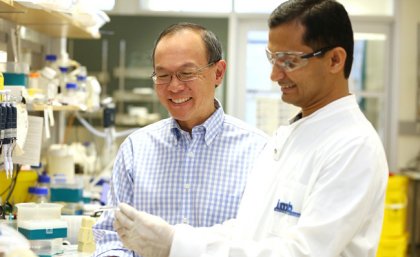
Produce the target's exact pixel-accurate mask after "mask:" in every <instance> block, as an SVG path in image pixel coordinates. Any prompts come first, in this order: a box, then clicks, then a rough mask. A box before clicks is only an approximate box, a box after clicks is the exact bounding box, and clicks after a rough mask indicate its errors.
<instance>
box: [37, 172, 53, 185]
mask: <svg viewBox="0 0 420 257" xmlns="http://www.w3.org/2000/svg"><path fill="white" fill-rule="evenodd" d="M38 182H39V183H50V182H51V178H50V176H48V175H47V174H46V173H45V172H43V173H42V174H41V175H39V176H38Z"/></svg>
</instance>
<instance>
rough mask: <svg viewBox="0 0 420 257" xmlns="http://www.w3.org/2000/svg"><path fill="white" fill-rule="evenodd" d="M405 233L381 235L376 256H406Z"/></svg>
mask: <svg viewBox="0 0 420 257" xmlns="http://www.w3.org/2000/svg"><path fill="white" fill-rule="evenodd" d="M407 241H408V236H407V234H404V235H401V236H396V237H381V239H380V241H379V246H378V252H377V253H376V257H406V253H407Z"/></svg>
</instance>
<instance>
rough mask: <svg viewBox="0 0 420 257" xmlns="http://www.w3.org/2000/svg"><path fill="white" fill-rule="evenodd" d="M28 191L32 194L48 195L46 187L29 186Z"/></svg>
mask: <svg viewBox="0 0 420 257" xmlns="http://www.w3.org/2000/svg"><path fill="white" fill-rule="evenodd" d="M29 193H30V194H33V195H48V188H46V187H29Z"/></svg>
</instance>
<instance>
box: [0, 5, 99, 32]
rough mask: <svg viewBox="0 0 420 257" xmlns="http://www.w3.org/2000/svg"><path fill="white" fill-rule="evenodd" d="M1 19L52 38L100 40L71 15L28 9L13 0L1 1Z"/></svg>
mask: <svg viewBox="0 0 420 257" xmlns="http://www.w3.org/2000/svg"><path fill="white" fill-rule="evenodd" d="M0 18H1V19H5V20H8V21H11V22H14V23H16V24H18V25H23V26H25V27H28V28H30V29H33V30H35V31H38V32H40V33H43V34H45V35H48V36H51V37H66V38H85V39H96V38H99V37H100V35H99V33H92V32H90V31H88V30H87V29H86V28H85V27H83V26H82V25H81V24H80V23H78V22H77V21H75V20H74V19H73V17H72V16H71V14H70V13H62V12H58V11H51V10H46V9H32V8H27V7H25V6H23V5H20V4H18V3H14V2H13V1H12V0H10V1H8V0H0Z"/></svg>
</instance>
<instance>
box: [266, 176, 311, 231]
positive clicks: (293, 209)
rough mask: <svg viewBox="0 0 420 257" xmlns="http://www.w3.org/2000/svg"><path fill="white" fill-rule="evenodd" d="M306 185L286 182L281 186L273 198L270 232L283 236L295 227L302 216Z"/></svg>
mask: <svg viewBox="0 0 420 257" xmlns="http://www.w3.org/2000/svg"><path fill="white" fill-rule="evenodd" d="M305 191H306V185H303V184H300V183H298V182H295V181H284V183H282V184H281V185H279V187H278V189H277V190H276V192H275V195H274V196H273V199H275V202H273V204H272V206H273V209H272V210H271V215H270V216H271V222H270V223H271V225H270V232H271V234H274V235H281V234H283V233H284V232H285V231H287V229H288V228H290V227H292V226H294V225H296V224H297V222H298V221H299V218H300V216H301V211H302V206H303V200H304V199H303V198H304V195H305Z"/></svg>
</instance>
